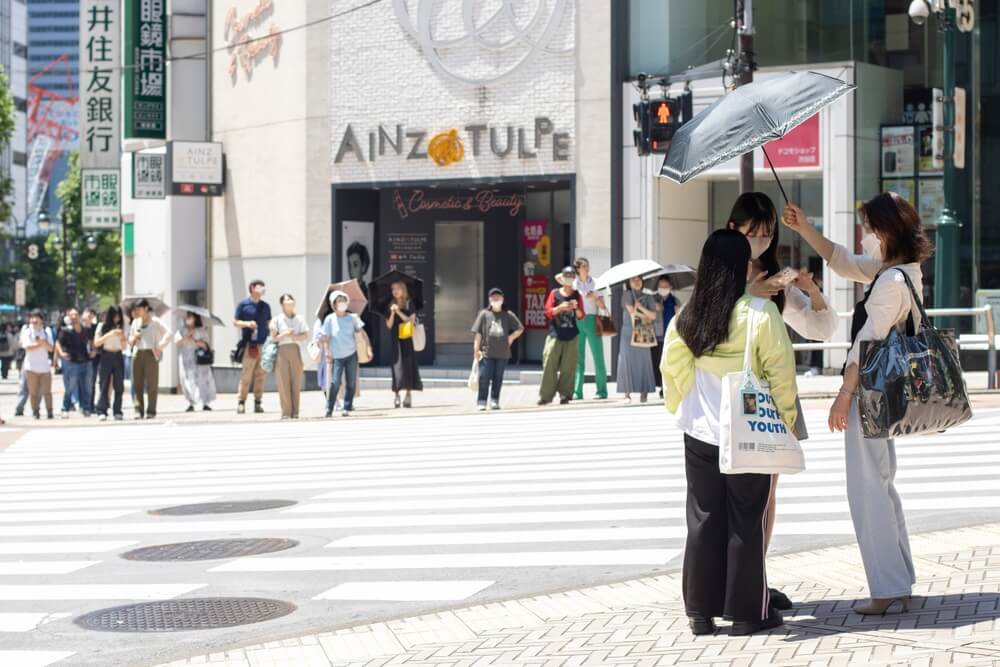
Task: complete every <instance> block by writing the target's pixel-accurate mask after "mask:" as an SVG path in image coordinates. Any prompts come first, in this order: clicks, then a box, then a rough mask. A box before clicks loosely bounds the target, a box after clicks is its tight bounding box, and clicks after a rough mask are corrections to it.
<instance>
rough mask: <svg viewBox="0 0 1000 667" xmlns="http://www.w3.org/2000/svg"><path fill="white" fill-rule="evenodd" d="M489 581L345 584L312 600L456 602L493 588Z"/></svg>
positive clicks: (366, 582)
mask: <svg viewBox="0 0 1000 667" xmlns="http://www.w3.org/2000/svg"><path fill="white" fill-rule="evenodd" d="M493 583H494V582H492V581H468V580H445V581H427V580H424V581H348V582H346V583H343V584H337V585H336V586H334V587H333V588H330V589H327V590H325V591H323V592H322V593H320V594H319V595H317V596H315V597H314V598H313V600H344V601H349V600H367V601H385V602H420V601H429V602H459V601H461V600H465V599H468V598H470V597H472V596H473V595H475V594H476V593H479V592H481V591H483V590H485V589H487V588H489V587H490V586H492V585H493Z"/></svg>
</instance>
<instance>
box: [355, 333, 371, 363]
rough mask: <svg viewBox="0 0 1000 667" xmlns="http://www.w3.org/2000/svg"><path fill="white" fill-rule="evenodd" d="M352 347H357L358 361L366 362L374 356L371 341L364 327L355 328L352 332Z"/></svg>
mask: <svg viewBox="0 0 1000 667" xmlns="http://www.w3.org/2000/svg"><path fill="white" fill-rule="evenodd" d="M354 347H356V348H357V349H358V363H359V364H367V363H368V362H369V361H371V360H372V357H373V356H375V355H374V354H373V353H372V342H371V340H370V339H369V338H368V334H367V333H365V330H364V329H357V330H355V332H354Z"/></svg>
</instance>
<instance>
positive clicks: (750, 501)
mask: <svg viewBox="0 0 1000 667" xmlns="http://www.w3.org/2000/svg"><path fill="white" fill-rule="evenodd" d="M751 271H752V264H751V259H750V244H749V243H748V242H747V239H746V237H745V236H744V235H743V234H740V233H739V232H737V231H734V230H729V229H721V230H719V231H716V232H714V233H713V234H712V235H711V236H709V237H708V240H707V241H706V242H705V246H704V248H703V249H702V253H701V261H700V262H699V264H698V274H697V279H696V281H695V286H694V292H693V293H692V295H691V299H690V301H689V302H688V305H687V306H686V307H685V308H684V310H682V311H681V313H680V315H678V316H677V317H675V318H674V320H673V321H672V322H671V324H670V328H669V330H668V331H667V339H666V342H665V344H664V351H663V360H662V362H661V365H660V371H661V373H662V375H663V387H664V395H665V400H666V406H667V409H668V410H669V411H670V412H676V411H677V410H678V408H679V409H680V417H679V419H678V426H679V427H680V428H681V430H682V431H683V432H684V459H685V470H686V473H687V484H688V491H687V528H688V534H687V544H686V547H685V551H684V572H683V592H684V607H685V609H686V611H687V615H688V620H689V624H690V626H691V631H692V632H693V633H694V634H710V633H713V632H715V630H716V627H715V621H714V619H715V618H717V617H720V616H722V617H725V618H727V619H731V620H732V621H733V627H732V629H731V634H733V635H747V634H752V633H754V632H757V631H759V630H765V629H769V628H774V627H777V626H779V625H781V624H782V622H783V621H782V618H781V614H780V612H779V611H778V610H777V609H776V608H775V607H774V606H773V605H772V604H771V599H770V597H771V596H770V593H769V592H768V587H767V574H766V572H765V568H764V554H765V540H766V536H765V531H764V526H765V525H766V521H767V502H768V497H769V495H770V490H771V485H772V477H771V476H770V475H759V474H743V475H724V474H722V473H721V472H720V471H719V442H720V432H719V430H720V426H719V423H720V422H719V409H720V403H721V400H722V378H723V377H724V376H725V375H726V374H728V373H732V372H739V371H741V370H742V369H743V359H744V350H745V348H746V346H747V342H748V341H747V338H748V337H750V341H749V342H750V350H751V352H752V354H751V365H752V367H753V371H754V373H755V374H756V375H757V377H759V378H761V379H763V380H766V381H767V382H768V383H769V384H770V388H771V394H772V396H773V398H774V402H775V406H776V407H777V409H778V412H779V413H780V414H781V416H782V418H783V419H784V420H785V423H786V424H788V426H791V425H792V424H794V423H795V417H796V408H795V399H796V394H797V389H796V385H795V358H794V355H793V353H792V344H791V341H790V340H789V338H788V332H787V331H786V330H785V325H784V322H783V321H782V319H781V314H780V313H779V312H778V307H777V305H775V304H774V303H773V302H771V301H768V300H764V299H761V298H757V297H753V296H751V295H749V294H747V293H746V286H747V279H748V276H749V274H750V272H751ZM754 321H755V322H756V325H755V326H751V323H752V322H754Z"/></svg>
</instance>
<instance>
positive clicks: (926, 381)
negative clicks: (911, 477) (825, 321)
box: [858, 269, 972, 438]
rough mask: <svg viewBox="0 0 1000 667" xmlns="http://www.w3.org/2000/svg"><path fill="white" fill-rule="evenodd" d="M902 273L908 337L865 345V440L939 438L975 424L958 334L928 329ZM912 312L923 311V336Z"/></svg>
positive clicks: (893, 336)
mask: <svg viewBox="0 0 1000 667" xmlns="http://www.w3.org/2000/svg"><path fill="white" fill-rule="evenodd" d="M897 270H898V269H897ZM900 273H902V274H903V278H904V279H905V280H906V285H907V287H909V288H910V296H911V297H912V299H913V306H911V312H910V315H909V317H908V319H907V324H906V332H905V333H900V332H899V331H898V330H897V329H896V328H895V327H894V328H893V329H892V330H890V331H889V335H888V336H886V337H885V338H884V339H883V340H879V341H870V342H868V341H866V342H863V343H862V345H861V360H862V363H861V371H860V375H861V384H860V387H859V391H858V393H859V396H860V400H859V407H860V409H859V413H860V415H861V430H862V431H863V432H864V436H865V437H866V438H899V437H903V436H908V435H920V434H923V433H931V432H940V431H944V430H945V429H948V428H951V427H952V426H958V425H959V424H962V423H964V422H967V421H968V420H969V419H971V418H972V405H971V404H970V403H969V394H968V391H967V390H966V387H965V378H964V376H963V374H962V364H961V362H960V360H959V356H958V343H957V341H956V339H955V332H954V331H952V330H942V329H937V328H935V327H934V325H932V324H931V323H930V318H928V317H927V312H926V311H925V310H924V306H923V304H922V303H921V301H920V299H919V298H918V297H917V292H916V290H915V289H913V283H912V282H910V277H909V276H907V275H906V272H905V271H900ZM913 307H916V308H917V309H918V310H919V311H920V316H921V319H920V328H919V331H915V327H914V322H913V312H912V308H913Z"/></svg>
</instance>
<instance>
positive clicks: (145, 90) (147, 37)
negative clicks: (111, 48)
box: [124, 0, 167, 139]
mask: <svg viewBox="0 0 1000 667" xmlns="http://www.w3.org/2000/svg"><path fill="white" fill-rule="evenodd" d="M124 78H125V135H124V136H125V137H126V138H129V139H132V138H135V139H166V138H167V0H125V68H124Z"/></svg>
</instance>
